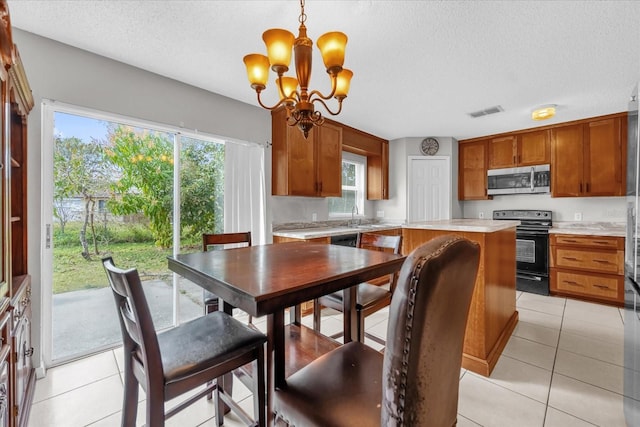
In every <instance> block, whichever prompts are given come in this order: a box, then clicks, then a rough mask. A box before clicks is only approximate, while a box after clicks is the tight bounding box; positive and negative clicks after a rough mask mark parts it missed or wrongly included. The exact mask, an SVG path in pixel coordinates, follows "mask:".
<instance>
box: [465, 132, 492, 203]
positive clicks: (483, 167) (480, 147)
mask: <svg viewBox="0 0 640 427" xmlns="http://www.w3.org/2000/svg"><path fill="white" fill-rule="evenodd" d="M488 143H489V141H487V140H480V141H474V142H466V143H463V144H460V147H459V150H458V155H459V158H458V199H460V200H482V199H488V198H489V196H488V195H487V151H488V150H487V147H488Z"/></svg>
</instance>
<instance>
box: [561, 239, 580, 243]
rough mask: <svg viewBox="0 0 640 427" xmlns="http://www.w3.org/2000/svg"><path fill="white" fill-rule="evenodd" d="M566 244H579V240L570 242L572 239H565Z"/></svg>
mask: <svg viewBox="0 0 640 427" xmlns="http://www.w3.org/2000/svg"><path fill="white" fill-rule="evenodd" d="M564 242H567V243H578V241H577V240H570V239H565V240H564Z"/></svg>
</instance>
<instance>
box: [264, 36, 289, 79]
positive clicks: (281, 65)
mask: <svg viewBox="0 0 640 427" xmlns="http://www.w3.org/2000/svg"><path fill="white" fill-rule="evenodd" d="M262 40H264V44H265V45H266V46H267V56H268V57H269V63H271V68H272V69H273V70H274V71H276V72H278V70H279V69H280V70H282V71H283V72H285V71H287V70H288V69H289V64H290V63H291V50H292V48H293V41H294V40H295V37H294V35H293V34H292V33H290V32H289V31H287V30H281V29H278V28H274V29H270V30H267V31H265V32H264V33H263V34H262Z"/></svg>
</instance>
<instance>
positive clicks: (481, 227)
mask: <svg viewBox="0 0 640 427" xmlns="http://www.w3.org/2000/svg"><path fill="white" fill-rule="evenodd" d="M518 225H520V221H509V220H504V221H503V220H500V221H494V220H492V219H448V220H439V221H423V222H414V223H411V224H406V225H403V226H402V228H411V229H424V230H443V231H471V232H480V233H493V232H496V231H501V230H506V229H508V228H513V227H516V226H518Z"/></svg>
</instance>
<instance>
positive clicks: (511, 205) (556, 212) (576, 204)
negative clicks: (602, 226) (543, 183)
mask: <svg viewBox="0 0 640 427" xmlns="http://www.w3.org/2000/svg"><path fill="white" fill-rule="evenodd" d="M501 209H541V210H550V211H552V212H553V220H554V221H587V222H589V221H591V222H593V221H596V222H597V221H604V222H625V221H626V217H627V207H626V201H625V198H624V197H551V196H550V195H549V194H526V195H508V196H494V198H493V200H477V201H476V200H473V201H466V202H464V203H463V215H464V218H479V217H480V215H481V213H482V215H483V216H484V218H486V219H490V218H491V215H492V213H493V211H494V210H501Z"/></svg>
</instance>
